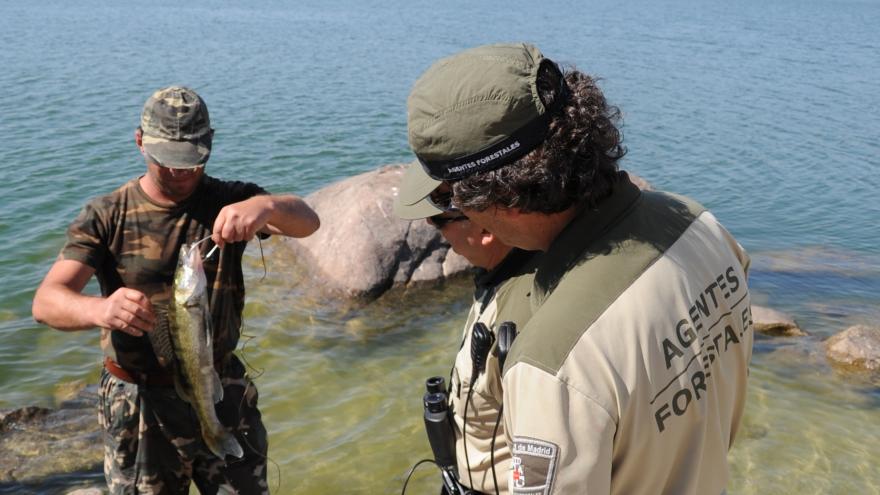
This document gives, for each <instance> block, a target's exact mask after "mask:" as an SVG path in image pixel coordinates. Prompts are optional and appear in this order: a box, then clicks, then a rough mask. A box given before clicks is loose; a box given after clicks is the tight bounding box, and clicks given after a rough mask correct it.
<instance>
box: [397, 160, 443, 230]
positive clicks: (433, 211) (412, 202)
mask: <svg viewBox="0 0 880 495" xmlns="http://www.w3.org/2000/svg"><path fill="white" fill-rule="evenodd" d="M442 183H443V181H439V180H436V179H432V178H431V177H430V176H429V175H428V174H427V173H425V171H424V170H423V169H422V166H421V164H419V162H413V163H410V164H409V165H407V167H406V171H405V172H404V173H403V179H402V180H401V181H400V188H399V189H398V191H397V196H396V197H395V198H394V206H393V210H394V214H395V215H397V216H399V217H400V218H403V219H405V220H417V219H420V218H428V217H433V216H434V215H439V214H441V213H443V210H441V209H440V208H437V207H436V206H434V204H433V203H432V202H431V201H430V198H429V196H430V195H431V193H432V192H434V189H437V187H438V186H439V185H440V184H442Z"/></svg>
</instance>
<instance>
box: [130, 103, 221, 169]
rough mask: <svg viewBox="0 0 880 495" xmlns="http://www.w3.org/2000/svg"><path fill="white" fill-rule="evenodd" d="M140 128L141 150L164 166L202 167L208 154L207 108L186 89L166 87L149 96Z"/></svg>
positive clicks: (208, 128) (209, 153)
mask: <svg viewBox="0 0 880 495" xmlns="http://www.w3.org/2000/svg"><path fill="white" fill-rule="evenodd" d="M141 129H142V130H143V145H144V149H145V150H146V152H147V153H148V154H149V155H150V156H152V157H153V158H154V159H155V160H156V161H158V162H159V164H160V165H162V166H164V167H170V168H188V167H194V166H197V165H202V164H204V163H205V162H207V161H208V157H209V156H210V155H211V139H212V137H213V134H214V132H213V130H212V129H211V119H210V118H209V116H208V106H207V105H206V104H205V100H203V99H202V97H201V96H199V95H198V94H197V93H196V92H195V91H193V90H191V89H189V88H186V87H183V86H169V87H167V88H162V89H160V90H159V91H156V92H155V93H153V95H152V96H150V98H149V99H148V100H147V102H146V103H145V104H144V111H143V112H142V113H141Z"/></svg>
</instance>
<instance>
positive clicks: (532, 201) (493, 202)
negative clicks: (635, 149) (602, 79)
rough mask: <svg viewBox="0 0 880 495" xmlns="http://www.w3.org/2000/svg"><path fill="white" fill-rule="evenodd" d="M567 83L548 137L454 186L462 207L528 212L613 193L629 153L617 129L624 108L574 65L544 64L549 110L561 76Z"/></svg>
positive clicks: (541, 85)
mask: <svg viewBox="0 0 880 495" xmlns="http://www.w3.org/2000/svg"><path fill="white" fill-rule="evenodd" d="M560 76H562V77H564V78H565V82H566V85H567V86H568V88H567V91H566V90H565V89H563V91H565V92H566V93H567V95H563V97H567V98H566V100H565V102H564V103H563V104H562V105H561V106H559V105H557V106H556V107H557V108H555V111H553V112H552V113H551V121H550V127H549V131H548V133H547V138H546V139H545V140H544V142H543V143H542V144H541V145H539V146H538V147H537V148H535V149H534V150H532V151H531V152H529V153H528V154H527V155H525V156H524V157H522V158H520V159H519V160H517V161H515V162H513V163H510V164H507V165H505V166H503V167H501V168H499V169H496V170H491V171H487V172H481V173H477V174H474V175H472V176H470V177H466V178H464V179H461V180H459V181H456V182H454V183H453V184H452V186H453V191H454V193H455V197H454V199H453V202H454V203H455V205H456V206H458V207H459V208H469V209H473V210H477V211H483V210H486V209H487V208H489V207H491V206H500V207H504V208H518V209H520V210H521V211H522V212H524V213H529V212H537V213H557V212H560V211H564V210H566V209H568V208H569V207H571V206H574V205H581V204H590V205H595V203H596V202H598V201H600V200H601V199H603V198H604V197H606V196H608V195H609V194H611V190H612V187H613V185H614V183H615V182H616V181H617V177H618V173H617V161H618V160H620V159H621V158H622V157H623V156H624V155H625V154H626V148H625V147H624V146H623V145H622V144H621V142H622V140H623V134H622V133H621V131H620V130H619V129H618V127H617V125H616V124H617V123H618V122H620V120H621V118H620V109H619V108H617V107H616V106H613V105H609V104H608V103H607V102H606V101H605V96H603V94H602V91H601V90H600V89H599V87H598V86H597V85H596V81H595V80H594V79H593V78H592V77H590V76H589V75H587V74H585V73H583V72H580V71H578V70H576V69H575V68H571V69H570V70H566V71H564V72H563V73H562V74H560V72H559V70H558V69H557V68H556V67H555V65H554V64H552V63H549V64H545V66H542V67H541V70H540V71H539V73H538V80H537V87H538V92H539V94H540V96H541V100H542V101H543V102H544V105H545V106H546V107H547V108H554V106H553V101H555V99H556V98H558V97H559V96H560V95H559V94H557V93H559V92H560V91H559V89H557V88H559V87H560V85H559V77H560Z"/></svg>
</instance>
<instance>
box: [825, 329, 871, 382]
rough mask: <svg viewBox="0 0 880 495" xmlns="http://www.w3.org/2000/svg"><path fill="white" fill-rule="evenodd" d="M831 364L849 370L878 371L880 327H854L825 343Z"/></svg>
mask: <svg viewBox="0 0 880 495" xmlns="http://www.w3.org/2000/svg"><path fill="white" fill-rule="evenodd" d="M825 354H826V356H828V359H829V360H831V362H832V363H834V364H836V365H838V366H844V367H846V368H850V369H857V370H865V371H872V372H878V371H880V327H869V326H867V325H856V326H852V327H849V328H847V329H846V330H844V331H842V332H840V333H838V334H837V335H834V336H832V337H830V338H829V339H828V340H826V341H825Z"/></svg>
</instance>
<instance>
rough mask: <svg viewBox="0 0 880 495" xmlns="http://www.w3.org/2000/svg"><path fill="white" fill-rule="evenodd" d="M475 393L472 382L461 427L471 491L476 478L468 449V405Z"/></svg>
mask: <svg viewBox="0 0 880 495" xmlns="http://www.w3.org/2000/svg"><path fill="white" fill-rule="evenodd" d="M473 391H474V383H473V380H472V381H471V386H470V387H468V393H467V397H466V398H465V401H464V424H463V425H462V426H461V443H462V446H463V447H464V462H465V464H467V468H468V484H469V485H470V488H471V490H473V489H474V478H473V476H472V475H471V460H470V459H468V448H467V413H468V403H470V401H471V394H472V393H473Z"/></svg>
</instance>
